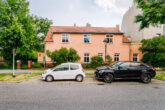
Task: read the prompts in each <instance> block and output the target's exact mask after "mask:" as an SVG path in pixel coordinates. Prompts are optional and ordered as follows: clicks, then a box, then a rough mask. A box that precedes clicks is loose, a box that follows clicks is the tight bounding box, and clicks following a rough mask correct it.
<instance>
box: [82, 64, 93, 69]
mask: <svg viewBox="0 0 165 110" xmlns="http://www.w3.org/2000/svg"><path fill="white" fill-rule="evenodd" d="M82 67H83V68H84V69H89V68H91V66H90V64H82Z"/></svg>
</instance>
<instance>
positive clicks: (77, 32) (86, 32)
mask: <svg viewBox="0 0 165 110" xmlns="http://www.w3.org/2000/svg"><path fill="white" fill-rule="evenodd" d="M52 33H76V34H80V33H81V34H124V33H123V32H91V31H52Z"/></svg>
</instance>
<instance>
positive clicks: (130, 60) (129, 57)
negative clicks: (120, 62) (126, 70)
mask: <svg viewBox="0 0 165 110" xmlns="http://www.w3.org/2000/svg"><path fill="white" fill-rule="evenodd" d="M131 51H132V49H131V43H129V61H131Z"/></svg>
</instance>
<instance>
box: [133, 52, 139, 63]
mask: <svg viewBox="0 0 165 110" xmlns="http://www.w3.org/2000/svg"><path fill="white" fill-rule="evenodd" d="M134 55H137V56H136V57H137V58H136V59H137V61H134V58H135V56H134ZM138 61H139V54H137V53H134V54H133V62H138Z"/></svg>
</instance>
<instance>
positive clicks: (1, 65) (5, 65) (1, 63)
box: [0, 62, 9, 67]
mask: <svg viewBox="0 0 165 110" xmlns="http://www.w3.org/2000/svg"><path fill="white" fill-rule="evenodd" d="M8 66H9V65H8V64H7V63H5V62H0V67H8Z"/></svg>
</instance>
